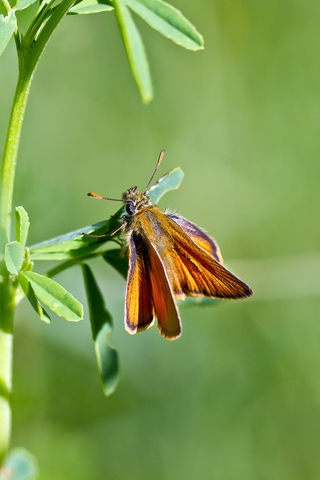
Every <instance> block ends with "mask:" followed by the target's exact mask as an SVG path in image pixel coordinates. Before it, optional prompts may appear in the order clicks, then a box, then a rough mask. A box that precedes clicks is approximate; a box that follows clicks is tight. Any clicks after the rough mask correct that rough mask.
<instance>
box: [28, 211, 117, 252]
mask: <svg viewBox="0 0 320 480" xmlns="http://www.w3.org/2000/svg"><path fill="white" fill-rule="evenodd" d="M121 215H123V208H121V209H120V210H119V211H118V212H117V213H116V214H115V215H113V216H112V217H111V218H110V219H109V220H107V221H103V222H99V223H96V224H95V225H89V226H87V227H83V228H80V229H78V230H75V231H73V232H69V233H66V234H65V235H60V236H59V237H55V238H51V239H50V240H46V241H44V242H41V243H37V244H36V245H33V246H31V247H30V253H31V258H32V260H67V259H72V258H78V257H81V256H84V255H88V254H90V253H91V252H93V251H94V250H96V249H97V248H99V247H100V245H101V244H103V243H105V242H111V241H115V238H114V237H110V236H108V234H110V233H112V231H114V230H115V229H116V228H117V227H118V226H119V225H120V220H121ZM84 233H87V234H88V233H90V234H93V235H105V236H103V237H102V238H94V237H88V236H86V235H83V234H84Z"/></svg>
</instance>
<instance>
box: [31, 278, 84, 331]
mask: <svg viewBox="0 0 320 480" xmlns="http://www.w3.org/2000/svg"><path fill="white" fill-rule="evenodd" d="M24 275H25V276H26V277H27V278H28V280H29V282H30V283H31V286H32V288H33V290H34V293H35V295H36V297H37V298H38V300H40V302H42V303H43V304H44V305H46V306H47V307H48V308H50V310H52V311H53V312H54V313H56V314H57V315H59V316H60V317H63V318H65V319H66V320H69V321H73V322H77V321H78V320H82V318H83V307H82V305H81V303H80V302H78V300H76V299H75V298H74V297H73V296H72V295H71V293H69V292H67V290H65V289H64V288H63V287H62V286H61V285H59V283H57V282H55V281H54V280H52V279H51V278H47V277H44V276H43V275H39V274H38V273H35V272H24Z"/></svg>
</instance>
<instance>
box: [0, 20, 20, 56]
mask: <svg viewBox="0 0 320 480" xmlns="http://www.w3.org/2000/svg"><path fill="white" fill-rule="evenodd" d="M16 26H17V18H16V16H15V14H14V13H13V12H10V13H8V15H7V16H6V17H4V16H3V15H0V55H1V54H2V52H3V51H4V50H5V48H6V46H7V45H8V43H9V40H10V38H11V37H12V35H13V32H14V31H15V28H16Z"/></svg>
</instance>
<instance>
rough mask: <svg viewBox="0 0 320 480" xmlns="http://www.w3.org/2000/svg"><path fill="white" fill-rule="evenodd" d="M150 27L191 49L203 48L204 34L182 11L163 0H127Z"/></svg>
mask: <svg viewBox="0 0 320 480" xmlns="http://www.w3.org/2000/svg"><path fill="white" fill-rule="evenodd" d="M125 1H126V4H127V5H128V6H129V7H130V8H131V10H133V11H134V12H135V13H137V14H138V15H140V17H141V18H143V20H144V21H145V22H147V23H148V24H149V25H150V27H152V28H154V29H155V30H157V31H158V32H160V33H161V34H162V35H164V36H165V37H167V38H170V40H172V41H173V42H175V43H177V44H178V45H181V46H182V47H184V48H187V49H189V50H199V49H202V48H203V45H204V41H203V37H202V35H200V33H199V32H198V31H197V29H196V28H195V27H194V26H193V25H192V23H190V22H189V20H187V19H186V18H185V17H184V16H183V15H182V13H181V12H180V11H179V10H177V9H176V8H174V7H173V6H172V5H169V4H168V3H166V2H162V1H161V0H125Z"/></svg>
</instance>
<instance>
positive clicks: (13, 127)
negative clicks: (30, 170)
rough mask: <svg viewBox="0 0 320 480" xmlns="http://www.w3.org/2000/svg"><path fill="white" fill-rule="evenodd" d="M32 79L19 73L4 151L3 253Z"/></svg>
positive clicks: (0, 205)
mask: <svg viewBox="0 0 320 480" xmlns="http://www.w3.org/2000/svg"><path fill="white" fill-rule="evenodd" d="M31 80H32V76H31V75H29V78H25V76H24V75H21V74H20V75H19V79H18V83H17V88H16V92H15V96H14V100H13V106H12V110H11V116H10V120H9V126H8V133H7V138H6V143H5V148H4V152H3V161H2V189H1V203H0V225H1V229H2V240H3V241H2V245H1V250H2V252H1V253H4V245H3V243H4V244H5V243H6V242H8V241H10V229H11V212H12V196H13V185H14V177H15V170H16V161H17V156H18V148H19V143H20V136H21V128H22V122H23V117H24V113H25V110H26V106H27V99H28V95H29V90H30V85H31Z"/></svg>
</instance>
